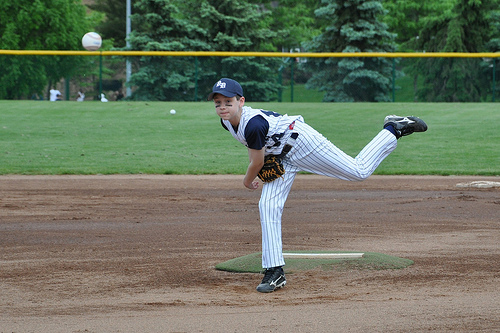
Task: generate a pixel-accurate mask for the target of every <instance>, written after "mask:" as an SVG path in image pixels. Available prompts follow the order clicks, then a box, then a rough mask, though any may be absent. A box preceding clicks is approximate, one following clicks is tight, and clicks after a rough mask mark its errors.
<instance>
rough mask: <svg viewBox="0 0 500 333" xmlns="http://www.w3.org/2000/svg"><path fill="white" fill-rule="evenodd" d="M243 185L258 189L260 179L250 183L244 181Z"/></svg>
mask: <svg viewBox="0 0 500 333" xmlns="http://www.w3.org/2000/svg"><path fill="white" fill-rule="evenodd" d="M243 185H245V187H246V188H248V189H251V190H256V189H258V188H259V182H258V181H253V182H251V183H250V184H248V185H247V184H245V183H243Z"/></svg>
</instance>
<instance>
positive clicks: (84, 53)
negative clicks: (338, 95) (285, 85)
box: [0, 50, 500, 58]
mask: <svg viewBox="0 0 500 333" xmlns="http://www.w3.org/2000/svg"><path fill="white" fill-rule="evenodd" d="M2 54H3V55H58V56H96V55H102V56H130V57H134V56H135V57H137V56H139V57H141V56H156V57H185V56H191V57H192V56H194V57H277V58H290V57H293V58H329V57H336V58H352V57H360V58H364V57H386V58H500V52H498V53H494V52H483V53H463V52H408V53H406V52H392V53H384V52H353V53H343V52H320V53H308V52H303V53H288V52H223V51H64V50H0V55H2Z"/></svg>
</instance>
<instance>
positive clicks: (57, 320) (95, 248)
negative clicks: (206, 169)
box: [0, 175, 500, 332]
mask: <svg viewBox="0 0 500 333" xmlns="http://www.w3.org/2000/svg"><path fill="white" fill-rule="evenodd" d="M483 180H484V181H495V182H497V181H500V179H499V178H495V177H419V176H412V177H407V176H372V177H371V178H369V179H368V180H366V181H364V182H359V183H357V182H356V183H354V182H345V181H339V180H334V179H328V178H325V177H319V176H312V175H299V176H298V178H297V180H296V182H295V184H294V188H293V189H292V193H291V195H290V197H289V200H288V201H287V203H286V208H285V213H284V218H283V238H284V249H285V250H335V251H337V250H338V251H369V252H380V253H385V254H389V255H393V256H398V257H403V258H408V259H411V260H413V261H414V262H415V264H414V265H412V266H410V267H409V268H405V269H402V270H380V271H370V270H364V271H360V270H351V271H322V270H319V269H317V270H311V271H304V272H298V273H295V274H290V275H288V276H287V280H288V285H287V286H286V287H285V288H284V289H282V290H279V291H277V292H275V293H272V294H260V293H258V292H256V291H255V287H256V286H257V284H258V283H259V282H260V279H261V276H260V275H259V274H242V273H239V274H238V273H229V272H224V271H217V270H215V269H214V266H215V264H217V263H220V262H223V261H226V260H228V259H231V258H235V257H239V256H243V255H246V254H249V253H253V252H258V251H260V223H259V218H258V207H257V202H258V199H259V195H260V190H257V191H250V190H247V189H245V188H244V187H243V185H242V177H241V176H149V175H134V176H2V177H0V221H1V222H0V250H1V257H0V310H1V311H0V332H422V331H431V332H500V315H499V313H500V296H499V295H500V292H499V286H500V259H499V258H500V246H499V240H500V188H474V187H457V184H459V183H468V182H471V181H483Z"/></svg>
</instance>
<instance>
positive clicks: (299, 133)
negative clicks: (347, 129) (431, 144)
mask: <svg viewBox="0 0 500 333" xmlns="http://www.w3.org/2000/svg"><path fill="white" fill-rule="evenodd" d="M208 100H209V101H210V100H213V101H214V103H215V110H216V112H217V115H218V116H219V117H220V119H221V124H222V127H224V128H225V129H226V130H227V131H229V132H230V133H231V134H232V135H233V137H234V138H235V139H236V140H238V141H239V142H241V143H242V144H243V145H245V146H246V147H247V148H248V156H249V160H250V163H249V165H248V168H247V171H246V173H245V176H244V178H243V185H244V186H245V187H247V188H249V189H251V190H255V189H257V188H258V187H259V182H258V181H257V180H256V178H257V177H258V176H259V178H261V179H264V183H263V186H262V194H261V198H260V201H259V211H260V221H261V227H262V267H263V268H264V278H263V279H262V282H261V283H260V284H259V285H258V286H257V291H259V292H263V293H268V292H273V291H274V290H275V289H277V288H281V287H283V286H285V284H286V279H285V274H284V272H283V266H284V265H285V260H284V259H283V252H282V239H281V216H282V213H283V207H284V205H285V201H286V199H287V197H288V194H289V192H290V189H291V187H292V183H293V181H294V179H295V176H296V174H297V172H299V171H306V172H311V173H315V174H319V175H325V176H328V177H334V178H339V179H344V180H349V181H361V180H363V179H366V178H367V177H368V176H370V175H371V174H372V173H373V172H374V171H375V169H376V168H377V166H378V165H379V164H380V163H381V162H382V161H383V160H384V158H386V157H387V156H388V155H389V154H390V153H391V152H392V151H393V150H394V149H395V148H396V145H397V140H398V139H399V138H400V137H402V136H406V135H409V134H412V133H413V132H424V131H426V130H427V125H426V124H425V122H424V121H422V120H421V119H419V118H417V117H399V116H394V115H391V116H387V117H386V118H385V120H384V126H383V129H382V130H381V131H380V132H379V133H378V134H377V135H376V136H375V138H373V139H372V140H371V141H370V142H369V143H368V144H367V145H366V146H365V147H364V148H363V149H362V150H361V152H360V153H359V154H358V156H356V157H355V158H352V157H351V156H349V155H347V154H345V153H344V152H343V151H341V150H340V149H339V148H337V147H336V146H335V145H334V144H333V143H331V142H330V141H329V140H328V139H326V138H325V137H324V136H323V135H322V134H320V133H319V132H317V131H316V130H315V129H313V128H312V127H311V126H309V125H307V124H306V123H305V122H304V119H303V118H302V116H288V115H281V114H278V113H275V112H271V111H265V110H260V109H252V108H250V107H247V106H245V97H244V95H243V89H242V87H241V85H240V84H239V83H238V82H236V81H234V80H232V79H229V78H222V79H220V80H219V81H218V82H216V83H215V84H214V86H213V89H212V93H210V94H209V95H208ZM270 157H274V158H277V161H278V165H277V166H276V168H275V169H276V170H274V171H272V173H276V174H277V176H276V177H275V178H276V179H275V180H274V179H273V178H272V177H270V178H265V177H264V178H262V177H261V176H262V175H261V173H262V171H261V170H264V168H263V166H264V163H265V161H266V165H267V164H268V163H267V159H268V158H270Z"/></svg>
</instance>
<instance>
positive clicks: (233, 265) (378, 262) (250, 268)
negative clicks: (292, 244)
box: [215, 251, 413, 273]
mask: <svg viewBox="0 0 500 333" xmlns="http://www.w3.org/2000/svg"><path fill="white" fill-rule="evenodd" d="M261 255H262V254H261V253H259V252H258V253H252V254H249V255H246V256H243V257H239V258H234V259H230V260H228V261H225V262H223V263H220V264H217V265H216V266H215V268H216V269H218V270H223V271H229V272H239V273H259V272H261V271H262V263H261ZM283 255H284V257H285V264H286V265H285V266H284V267H283V268H284V270H285V272H286V273H293V272H294V271H304V270H309V269H314V268H318V267H319V268H321V269H323V270H351V269H355V270H380V269H401V268H406V267H408V266H410V265H412V264H413V261H412V260H409V259H404V258H399V257H394V256H390V255H386V254H382V253H376V252H324V251H309V252H307V251H294V252H293V253H291V252H288V253H284V254H283Z"/></svg>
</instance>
